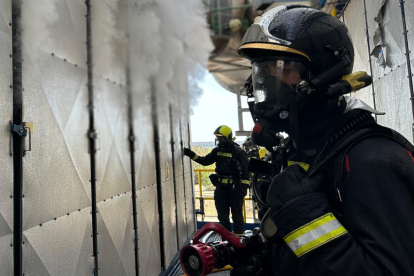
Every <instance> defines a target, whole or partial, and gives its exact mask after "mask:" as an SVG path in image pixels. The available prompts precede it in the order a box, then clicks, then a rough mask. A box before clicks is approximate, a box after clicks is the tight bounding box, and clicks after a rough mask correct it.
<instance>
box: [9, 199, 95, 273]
mask: <svg viewBox="0 0 414 276" xmlns="http://www.w3.org/2000/svg"><path fill="white" fill-rule="evenodd" d="M90 212H91V208H90V207H87V208H84V209H81V210H76V211H74V212H72V213H68V214H66V215H65V216H62V217H59V218H57V219H56V220H51V221H48V222H46V223H44V224H42V225H38V226H35V227H32V228H30V229H28V230H26V231H25V232H24V236H23V245H22V247H23V253H24V254H23V273H24V275H28V276H29V275H33V276H34V275H42V276H47V275H59V276H66V275H67V276H70V275H92V274H93V257H92V238H91V233H92V223H91V219H90V217H91V215H90ZM7 275H11V274H7Z"/></svg>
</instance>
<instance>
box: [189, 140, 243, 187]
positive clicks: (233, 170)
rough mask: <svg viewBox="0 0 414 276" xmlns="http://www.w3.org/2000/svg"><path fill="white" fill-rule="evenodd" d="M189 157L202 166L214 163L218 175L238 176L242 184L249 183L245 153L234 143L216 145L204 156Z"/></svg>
mask: <svg viewBox="0 0 414 276" xmlns="http://www.w3.org/2000/svg"><path fill="white" fill-rule="evenodd" d="M191 159H193V160H194V161H195V162H197V163H199V164H201V165H203V166H208V165H211V164H213V163H216V173H217V174H218V175H226V176H233V177H236V178H240V179H241V183H242V184H246V185H249V183H250V182H249V176H250V173H249V171H248V170H247V167H248V164H249V160H248V158H247V154H246V152H245V151H244V150H243V149H241V148H240V147H239V145H237V144H235V143H231V144H230V145H229V146H227V147H225V148H221V147H216V148H214V149H213V150H212V151H211V152H210V153H209V154H207V155H206V156H204V157H203V156H198V155H196V154H194V157H192V158H191ZM239 164H240V168H239Z"/></svg>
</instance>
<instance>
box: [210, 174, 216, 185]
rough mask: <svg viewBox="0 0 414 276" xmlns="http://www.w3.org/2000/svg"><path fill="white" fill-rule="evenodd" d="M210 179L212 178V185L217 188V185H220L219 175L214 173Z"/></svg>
mask: <svg viewBox="0 0 414 276" xmlns="http://www.w3.org/2000/svg"><path fill="white" fill-rule="evenodd" d="M209 178H210V181H211V184H213V185H214V186H217V183H218V177H217V174H215V173H212V174H210V175H209Z"/></svg>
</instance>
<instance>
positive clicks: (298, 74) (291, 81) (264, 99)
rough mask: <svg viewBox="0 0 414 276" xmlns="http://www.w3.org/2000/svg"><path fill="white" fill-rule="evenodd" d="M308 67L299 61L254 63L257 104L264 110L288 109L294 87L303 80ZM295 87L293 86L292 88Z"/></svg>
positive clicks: (253, 76)
mask: <svg viewBox="0 0 414 276" xmlns="http://www.w3.org/2000/svg"><path fill="white" fill-rule="evenodd" d="M305 71H306V67H305V66H304V65H303V64H302V63H301V62H299V61H289V60H278V59H275V60H268V59H267V60H265V61H256V62H253V63H252V82H253V95H254V99H255V103H256V104H258V105H259V106H262V107H263V108H264V109H271V108H286V107H287V106H288V105H289V95H290V93H295V89H294V85H296V84H297V83H298V82H299V81H300V80H302V79H303V76H304V75H306V74H305ZM292 85H293V86H292Z"/></svg>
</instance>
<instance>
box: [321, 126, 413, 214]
mask: <svg viewBox="0 0 414 276" xmlns="http://www.w3.org/2000/svg"><path fill="white" fill-rule="evenodd" d="M369 137H384V138H387V139H390V140H392V141H394V142H396V143H398V144H400V145H401V146H402V147H404V148H405V149H407V150H408V151H410V152H412V153H414V146H413V145H412V144H411V143H410V142H409V141H408V140H407V139H405V138H404V136H402V135H401V134H400V133H398V132H397V131H395V130H392V129H389V128H386V127H383V126H380V125H371V126H369V127H368V128H367V129H364V130H363V132H362V134H360V135H352V136H351V137H349V138H348V139H347V140H346V141H345V142H344V143H343V146H342V147H341V149H342V151H340V152H337V154H336V157H335V160H334V162H333V171H334V174H333V180H334V181H333V182H331V183H330V187H329V188H328V193H329V195H330V199H331V202H330V203H331V204H332V205H333V206H332V207H333V208H334V211H335V212H336V213H338V214H339V215H341V213H342V210H341V202H342V198H341V187H342V183H343V182H344V179H345V173H344V167H345V162H346V156H347V154H348V152H349V151H350V150H351V148H352V147H354V146H355V145H356V144H357V143H358V142H360V141H362V140H363V139H366V138H369ZM331 168H332V167H331Z"/></svg>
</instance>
